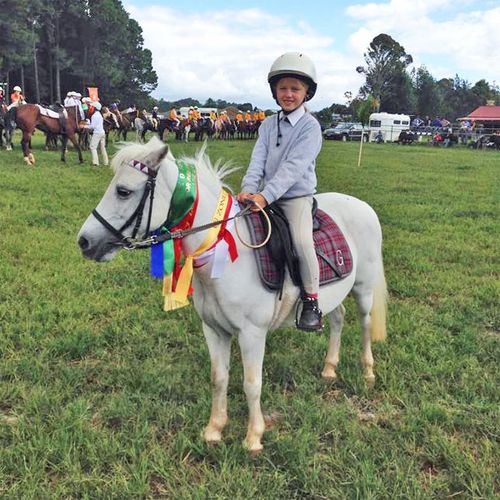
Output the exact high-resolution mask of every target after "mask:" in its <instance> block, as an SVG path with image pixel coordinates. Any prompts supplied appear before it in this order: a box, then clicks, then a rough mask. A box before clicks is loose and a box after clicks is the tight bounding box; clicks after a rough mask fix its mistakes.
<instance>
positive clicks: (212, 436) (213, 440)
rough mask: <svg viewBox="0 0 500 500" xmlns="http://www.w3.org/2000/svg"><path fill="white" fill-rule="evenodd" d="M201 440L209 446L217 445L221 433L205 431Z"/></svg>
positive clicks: (220, 439) (210, 430)
mask: <svg viewBox="0 0 500 500" xmlns="http://www.w3.org/2000/svg"><path fill="white" fill-rule="evenodd" d="M203 439H204V440H205V442H206V443H207V444H209V445H217V444H219V443H220V442H221V441H222V433H221V432H220V431H218V430H217V429H208V428H206V429H205V432H204V433H203Z"/></svg>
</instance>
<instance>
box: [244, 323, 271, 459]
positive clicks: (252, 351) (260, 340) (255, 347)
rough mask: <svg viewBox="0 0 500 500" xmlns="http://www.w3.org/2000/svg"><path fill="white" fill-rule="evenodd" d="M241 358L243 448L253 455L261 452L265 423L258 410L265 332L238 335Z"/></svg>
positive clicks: (250, 331)
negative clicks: (245, 415)
mask: <svg viewBox="0 0 500 500" xmlns="http://www.w3.org/2000/svg"><path fill="white" fill-rule="evenodd" d="M238 340H239V344H240V350H241V358H242V361H243V376H244V381H243V389H244V391H245V394H246V397H247V403H248V410H249V413H248V429H247V435H246V438H245V441H244V443H243V444H244V446H245V447H246V448H247V449H248V451H249V452H250V453H251V454H252V455H255V454H257V453H259V452H260V451H261V450H262V448H263V447H262V443H261V439H262V436H263V435H264V430H265V422H264V416H263V415H262V411H261V408H260V393H261V390H262V364H263V361H264V351H265V348H266V332H265V331H262V330H255V329H246V330H245V331H242V332H241V333H240V335H239V339H238Z"/></svg>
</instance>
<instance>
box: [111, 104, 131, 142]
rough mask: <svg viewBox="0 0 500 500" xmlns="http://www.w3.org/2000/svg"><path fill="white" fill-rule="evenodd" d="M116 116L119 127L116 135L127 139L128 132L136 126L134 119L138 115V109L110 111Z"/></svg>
mask: <svg viewBox="0 0 500 500" xmlns="http://www.w3.org/2000/svg"><path fill="white" fill-rule="evenodd" d="M110 112H111V113H112V114H113V115H114V116H115V118H116V123H117V124H118V129H117V131H116V135H117V136H118V139H120V138H122V137H123V140H124V141H126V140H127V134H128V133H129V132H130V130H132V129H133V128H134V120H135V118H136V116H137V111H129V112H124V111H122V112H120V111H118V110H117V109H113V110H111V111H110Z"/></svg>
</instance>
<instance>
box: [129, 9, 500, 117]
mask: <svg viewBox="0 0 500 500" xmlns="http://www.w3.org/2000/svg"><path fill="white" fill-rule="evenodd" d="M129 1H130V2H131V3H130V4H129V5H128V6H126V9H127V11H129V13H130V15H131V16H132V17H133V18H134V19H136V20H137V21H138V22H139V24H140V25H141V27H142V29H143V35H144V42H145V43H144V45H145V46H146V47H148V48H149V49H150V50H151V51H152V53H153V66H154V68H155V70H156V72H157V73H158V80H159V85H158V88H157V90H156V91H155V92H154V95H155V96H156V97H163V98H164V99H166V100H177V99H181V98H184V97H193V98H195V99H198V100H199V101H201V102H204V101H205V100H206V99H207V98H209V97H211V98H213V99H224V100H228V101H236V102H251V103H252V104H254V105H256V106H259V107H263V108H270V107H275V106H276V104H275V103H274V101H273V100H272V97H271V94H270V91H269V87H268V84H267V81H266V80H267V71H268V69H269V67H270V65H271V64H272V62H273V60H274V59H275V58H276V57H277V56H278V55H280V54H282V53H283V52H287V51H291V50H298V51H303V52H305V53H306V54H308V55H309V56H311V58H312V59H313V60H314V61H315V63H316V67H317V70H318V81H319V87H318V93H317V94H316V96H315V98H314V99H313V100H312V101H311V103H310V107H311V108H312V109H313V110H319V109H322V108H324V107H326V106H330V105H331V104H332V103H334V102H337V103H343V102H345V99H344V92H345V91H347V90H349V91H351V92H352V93H353V94H356V93H357V91H358V89H359V87H360V86H361V85H362V84H363V77H362V76H360V75H358V74H357V73H356V71H355V68H356V66H358V65H360V64H362V63H363V53H364V52H366V49H367V47H368V45H369V43H370V42H371V41H372V39H373V38H374V37H375V36H376V35H378V34H379V33H388V34H389V35H391V36H392V37H393V38H394V39H395V40H397V41H398V42H399V43H400V44H401V45H403V46H404V47H405V49H406V51H407V53H409V54H412V56H413V58H414V61H415V65H416V66H419V65H421V64H425V65H426V66H427V68H428V69H429V71H430V72H431V74H432V75H433V76H435V77H436V78H442V77H454V75H455V74H456V73H458V74H459V76H460V77H462V78H465V79H467V80H468V81H469V82H471V83H475V82H476V81H477V80H479V79H481V78H485V79H486V80H489V81H490V82H493V81H494V80H495V79H497V83H498V80H499V79H500V77H499V74H498V68H500V50H499V49H498V47H499V46H500V28H499V27H500V7H499V6H498V3H497V1H496V0H482V2H481V3H480V2H478V1H476V0H387V1H378V2H377V1H374V2H371V3H365V4H363V3H361V2H360V3H359V4H356V5H354V4H352V5H350V6H349V7H348V8H347V9H346V11H345V12H338V17H337V18H335V19H332V29H331V32H332V33H336V32H339V30H336V29H335V27H336V26H342V25H344V28H345V27H346V26H347V28H348V29H350V30H351V34H350V35H348V34H347V35H345V36H344V37H343V38H342V39H341V40H335V39H334V38H333V37H332V36H325V35H324V34H322V33H320V32H319V31H318V30H317V29H316V28H315V26H314V21H313V20H312V19H313V17H314V16H312V17H308V16H304V18H303V19H297V20H296V22H295V23H287V21H286V17H285V16H283V15H273V14H271V13H270V12H268V11H264V10H262V9H257V8H247V9H239V10H238V9H237V8H235V9H230V10H218V11H210V12H209V13H207V12H204V13H203V14H201V13H188V12H184V11H183V9H182V7H179V8H178V9H177V8H170V7H163V6H159V5H149V6H147V7H143V6H142V7H140V8H139V7H137V6H135V5H134V4H133V3H132V2H133V1H134V0H129ZM316 14H317V13H316ZM317 15H318V14H317ZM345 15H347V17H346V16H345ZM346 19H347V21H346ZM339 33H340V32H339ZM348 33H349V32H348ZM340 36H341V35H340V34H339V37H340Z"/></svg>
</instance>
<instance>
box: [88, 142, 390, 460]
mask: <svg viewBox="0 0 500 500" xmlns="http://www.w3.org/2000/svg"><path fill="white" fill-rule="evenodd" d="M130 160H138V161H141V162H143V163H146V164H148V165H150V166H151V167H153V168H155V169H157V171H158V175H157V188H156V196H155V201H154V204H153V205H154V206H153V212H152V223H151V227H152V228H153V229H154V228H157V227H159V226H160V225H161V224H162V223H163V222H164V219H165V217H166V214H167V213H168V209H169V206H170V199H171V195H172V192H173V189H174V188H175V185H176V181H177V175H178V171H177V167H176V164H175V159H174V158H173V156H172V155H171V153H170V152H169V151H167V149H166V146H165V145H164V144H163V143H161V142H160V141H159V140H158V139H156V138H153V139H151V140H150V141H149V143H147V144H145V145H142V144H133V145H127V146H125V147H123V148H122V149H121V150H120V151H119V152H118V153H117V155H116V156H115V158H114V160H113V168H114V169H115V176H114V178H113V180H112V181H111V184H110V185H109V187H108V189H107V191H106V193H105V195H104V197H103V198H102V200H101V202H100V203H99V205H98V206H97V209H98V211H99V213H100V214H101V215H102V216H103V217H104V218H106V219H107V220H108V221H109V222H110V223H111V224H112V225H114V227H117V228H118V227H120V226H121V224H123V222H124V221H125V220H127V219H128V217H129V216H130V214H132V213H133V211H134V209H135V208H136V206H137V204H138V203H139V200H140V198H141V195H142V192H143V189H144V185H145V183H146V180H147V178H146V176H145V175H144V174H143V173H141V172H139V171H137V170H135V169H133V168H130V167H126V166H124V165H126V164H128V162H129V161H130ZM190 161H193V162H194V163H195V164H196V168H197V175H198V186H199V205H198V211H197V214H196V217H195V220H194V226H199V225H202V224H206V223H208V222H211V217H212V213H213V211H214V208H215V206H216V203H217V200H218V197H219V193H220V190H221V189H222V188H223V186H224V183H223V178H224V176H225V175H227V174H228V173H230V172H231V167H227V166H222V165H220V164H217V165H216V166H215V167H213V166H212V165H211V163H210V161H209V159H208V157H207V156H206V155H204V151H203V150H202V151H201V152H200V153H199V154H198V155H197V156H196V157H195V158H194V159H191V160H190ZM117 187H119V188H125V189H127V190H129V191H130V192H131V194H130V196H128V197H127V199H123V198H120V196H119V195H118V194H117ZM316 198H317V200H318V204H319V206H320V207H321V208H322V209H323V210H324V211H326V212H327V213H329V214H330V215H331V216H332V217H333V218H334V219H335V221H336V222H337V224H338V225H339V226H340V228H341V229H342V231H343V232H344V234H345V236H346V238H347V240H348V243H349V245H350V248H351V252H352V257H353V271H352V273H351V274H350V275H349V276H348V277H347V278H345V279H344V280H341V281H338V282H334V283H332V284H329V285H327V286H324V287H322V288H321V290H320V295H319V302H320V306H321V308H322V310H323V312H324V314H326V315H328V317H329V324H330V341H329V347H328V352H327V355H326V359H325V364H324V369H323V372H322V376H323V377H325V378H328V379H334V378H335V377H336V372H335V371H336V368H337V364H338V361H339V349H340V334H341V330H342V325H343V320H344V312H345V309H344V307H343V305H342V302H343V300H344V299H345V297H346V296H347V295H348V294H349V293H350V292H352V293H353V295H354V297H355V300H356V303H357V305H358V310H359V317H360V322H361V327H362V345H363V354H362V358H361V360H362V364H363V369H364V376H365V379H366V380H367V382H369V383H373V382H374V380H375V376H374V373H373V356H372V351H371V339H370V332H371V333H372V339H373V340H383V339H384V338H385V333H386V325H385V315H386V313H385V310H386V284H385V278H384V269H383V263H382V233H381V228H380V224H379V221H378V218H377V216H376V214H375V212H374V211H373V210H372V208H371V207H370V206H369V205H367V204H366V203H364V202H363V201H360V200H358V199H356V198H353V197H351V196H348V195H345V194H339V193H323V194H319V195H317V196H316ZM147 211H148V206H147V205H146V208H145V213H147ZM145 224H146V221H143V223H142V229H143V230H144V228H145ZM239 229H240V232H241V233H242V236H243V237H244V239H245V240H246V241H248V238H249V234H248V231H247V229H246V226H245V224H244V223H243V222H240V226H239ZM127 234H128V233H127ZM139 234H141V233H139ZM78 237H79V243H80V246H81V247H82V251H83V253H84V255H85V256H86V257H88V258H92V259H95V260H99V261H104V260H110V259H111V258H112V257H113V256H114V254H115V253H116V251H117V250H118V249H119V247H117V246H116V244H115V243H116V242H115V241H114V237H113V235H111V234H110V233H109V232H108V231H107V230H106V228H105V227H104V226H102V225H101V224H100V223H99V222H98V221H97V220H96V219H95V217H94V216H93V215H90V216H89V218H88V219H87V221H86V222H85V223H84V225H83V227H82V228H81V230H80V233H79V235H78ZM204 237H205V232H201V233H197V234H193V235H190V236H188V237H186V238H185V239H184V240H183V243H182V244H183V247H184V250H185V252H186V253H192V252H193V251H194V250H196V249H197V248H198V246H199V245H200V243H201V241H202V240H203V239H204ZM82 242H84V243H82ZM237 246H238V253H239V257H238V259H237V260H236V261H235V262H234V263H228V265H227V266H226V268H225V270H224V273H223V275H222V277H221V278H220V279H211V278H210V273H211V263H210V262H209V263H208V264H206V265H205V266H203V267H201V268H199V269H196V270H195V275H194V278H193V287H194V294H193V302H194V307H195V309H196V311H197V312H198V314H199V315H200V317H201V319H202V325H203V333H204V335H205V338H206V341H207V345H208V348H209V352H210V359H211V364H212V385H213V398H212V410H211V415H210V420H209V422H208V425H207V427H206V428H205V431H204V436H205V439H206V440H207V441H209V442H217V441H220V440H221V438H222V430H223V428H224V426H225V425H226V424H227V421H228V417H227V386H228V380H229V358H230V344H231V339H232V337H236V338H237V339H238V342H239V345H240V349H241V356H242V361H243V368H244V390H245V393H246V396H247V401H248V406H249V423H248V431H247V435H246V438H245V445H246V446H247V447H248V449H249V450H250V451H251V452H258V451H259V450H261V449H262V443H261V439H262V435H263V433H264V418H263V415H262V412H261V408H260V394H261V387H262V364H263V359H264V350H265V340H266V335H267V332H268V331H269V330H273V329H275V328H278V327H280V326H283V325H291V324H292V322H293V319H294V313H295V311H294V309H295V305H296V303H297V300H298V289H297V288H295V287H294V286H293V285H292V284H291V282H290V281H289V280H287V282H286V284H285V288H284V291H283V298H282V300H279V299H278V295H277V294H276V293H272V292H270V291H268V290H266V289H265V288H264V287H263V286H262V284H261V282H260V279H259V275H258V272H257V269H256V262H255V256H254V255H253V251H252V250H251V249H248V248H246V247H245V246H243V245H241V244H240V242H239V241H237ZM159 300H160V297H159ZM302 334H303V335H311V334H307V333H302Z"/></svg>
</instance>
